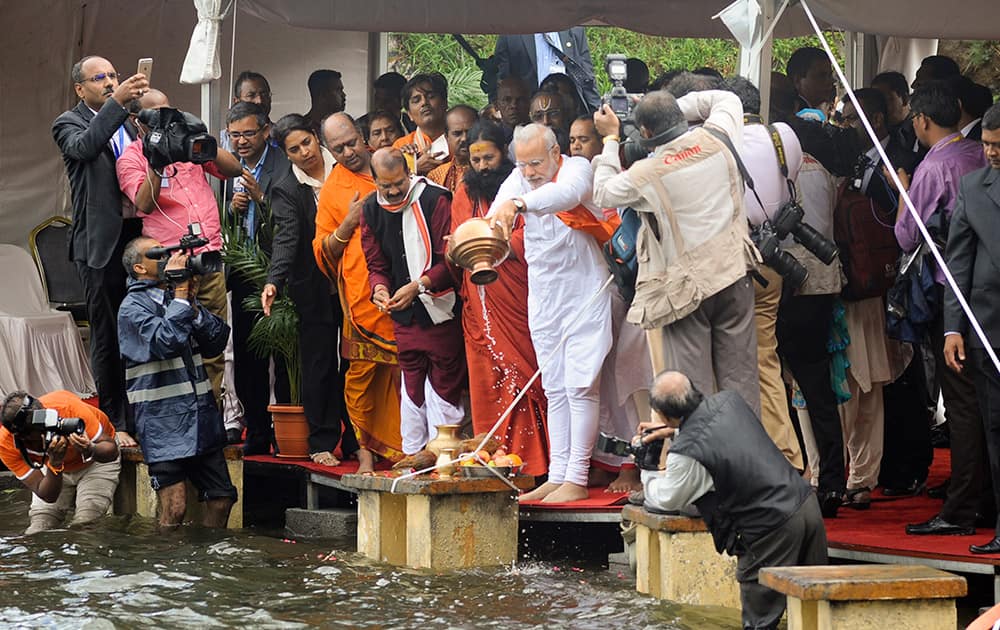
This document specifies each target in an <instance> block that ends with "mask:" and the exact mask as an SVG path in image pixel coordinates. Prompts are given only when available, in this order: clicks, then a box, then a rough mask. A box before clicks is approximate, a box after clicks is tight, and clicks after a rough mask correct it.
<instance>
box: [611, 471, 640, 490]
mask: <svg viewBox="0 0 1000 630" xmlns="http://www.w3.org/2000/svg"><path fill="white" fill-rule="evenodd" d="M636 490H642V481H641V480H640V479H639V469H638V468H632V467H631V466H629V467H625V466H623V467H622V469H621V470H619V471H618V478H617V479H615V480H614V481H612V482H611V483H610V484H608V489H607V490H605V492H635V491H636Z"/></svg>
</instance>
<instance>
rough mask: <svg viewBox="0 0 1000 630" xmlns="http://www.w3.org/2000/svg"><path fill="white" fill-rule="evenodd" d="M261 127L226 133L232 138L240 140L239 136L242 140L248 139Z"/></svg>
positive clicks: (258, 131)
mask: <svg viewBox="0 0 1000 630" xmlns="http://www.w3.org/2000/svg"><path fill="white" fill-rule="evenodd" d="M261 129H263V127H257V128H256V129H254V130H253V131H230V132H228V133H229V137H230V138H232V139H233V140H240V139H241V138H242V139H243V140H249V139H250V138H253V137H254V136H256V135H257V134H258V133H260V130H261Z"/></svg>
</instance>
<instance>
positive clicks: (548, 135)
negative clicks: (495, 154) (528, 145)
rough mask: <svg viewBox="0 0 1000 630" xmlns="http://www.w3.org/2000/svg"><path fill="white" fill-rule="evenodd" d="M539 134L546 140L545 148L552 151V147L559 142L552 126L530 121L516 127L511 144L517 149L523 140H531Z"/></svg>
mask: <svg viewBox="0 0 1000 630" xmlns="http://www.w3.org/2000/svg"><path fill="white" fill-rule="evenodd" d="M539 136H541V137H542V139H543V140H545V150H546V151H551V150H552V147H554V146H556V145H557V144H559V141H558V140H557V139H556V133H555V132H554V131H552V129H551V128H550V127H546V126H545V125H540V124H538V123H528V124H527V125H520V126H518V127H515V128H514V139H513V140H511V142H510V144H511V146H512V147H514V149H515V150H516V149H517V147H518V146H519V145H520V144H521V143H522V142H530V141H531V140H534V139H535V138H538V137H539Z"/></svg>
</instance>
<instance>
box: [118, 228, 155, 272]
mask: <svg viewBox="0 0 1000 630" xmlns="http://www.w3.org/2000/svg"><path fill="white" fill-rule="evenodd" d="M149 241H150V238H149V237H148V236H137V237H135V238H133V239H132V240H131V241H129V242H128V245H126V246H125V253H123V254H122V265H123V266H124V267H125V273H127V274H128V277H129V278H132V279H133V280H134V279H135V278H136V275H135V270H134V269H133V267H135V266H136V265H138V264H139V263H140V262H142V256H143V254H145V253H146V249H145V248H144V247H142V244H143V243H147V242H149Z"/></svg>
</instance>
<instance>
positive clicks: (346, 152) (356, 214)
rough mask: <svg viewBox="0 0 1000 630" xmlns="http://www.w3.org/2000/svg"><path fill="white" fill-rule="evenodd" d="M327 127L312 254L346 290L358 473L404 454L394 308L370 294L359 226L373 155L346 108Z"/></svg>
mask: <svg viewBox="0 0 1000 630" xmlns="http://www.w3.org/2000/svg"><path fill="white" fill-rule="evenodd" d="M322 133H323V137H324V142H325V143H326V146H327V148H328V149H329V150H330V153H331V154H333V157H334V159H336V160H337V165H336V166H335V167H334V168H333V171H331V172H330V176H329V177H327V179H326V182H325V183H324V184H323V188H322V189H321V190H320V193H319V203H318V205H317V208H316V238H315V239H314V240H313V253H314V254H315V256H316V263H317V264H318V265H319V268H320V269H321V270H322V271H323V273H325V274H326V275H327V276H328V277H329V278H330V279H331V280H332V281H334V282H336V283H337V288H338V292H339V294H340V302H341V306H342V307H343V311H344V325H343V329H342V330H343V333H342V338H341V341H340V353H341V356H343V357H344V358H345V359H347V360H348V361H349V362H350V366H349V367H348V368H347V374H346V375H345V376H344V401H345V402H346V403H347V413H348V416H349V417H350V418H351V424H353V425H354V432H355V434H356V435H357V438H358V445H359V446H360V448H359V450H358V461H359V463H360V466H359V468H358V472H359V473H366V472H371V471H372V470H373V466H374V458H373V455H378V456H379V457H382V458H384V459H388V460H390V461H398V460H399V459H401V458H402V457H403V452H402V448H403V446H402V438H401V437H400V434H399V386H400V385H399V384H400V380H399V362H398V360H397V357H396V335H395V332H394V331H393V328H392V320H391V319H390V318H389V315H388V313H385V312H382V311H380V310H378V308H376V307H375V305H374V304H373V303H372V301H371V287H370V286H369V284H368V265H367V264H366V263H365V254H364V251H363V250H362V248H361V230H360V229H358V227H359V225H360V223H361V207H362V205H363V204H364V200H365V198H367V197H368V195H370V194H372V193H373V192H374V191H375V181H374V180H373V179H372V175H371V170H370V165H371V154H370V153H369V152H368V146H367V145H366V144H365V141H364V138H363V136H362V135H361V133H360V131H359V130H358V128H357V125H356V124H355V122H354V120H353V119H352V118H351V117H350V116H348V115H347V114H333V115H331V116H329V117H328V118H327V119H326V120H325V121H324V122H323V129H322Z"/></svg>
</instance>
